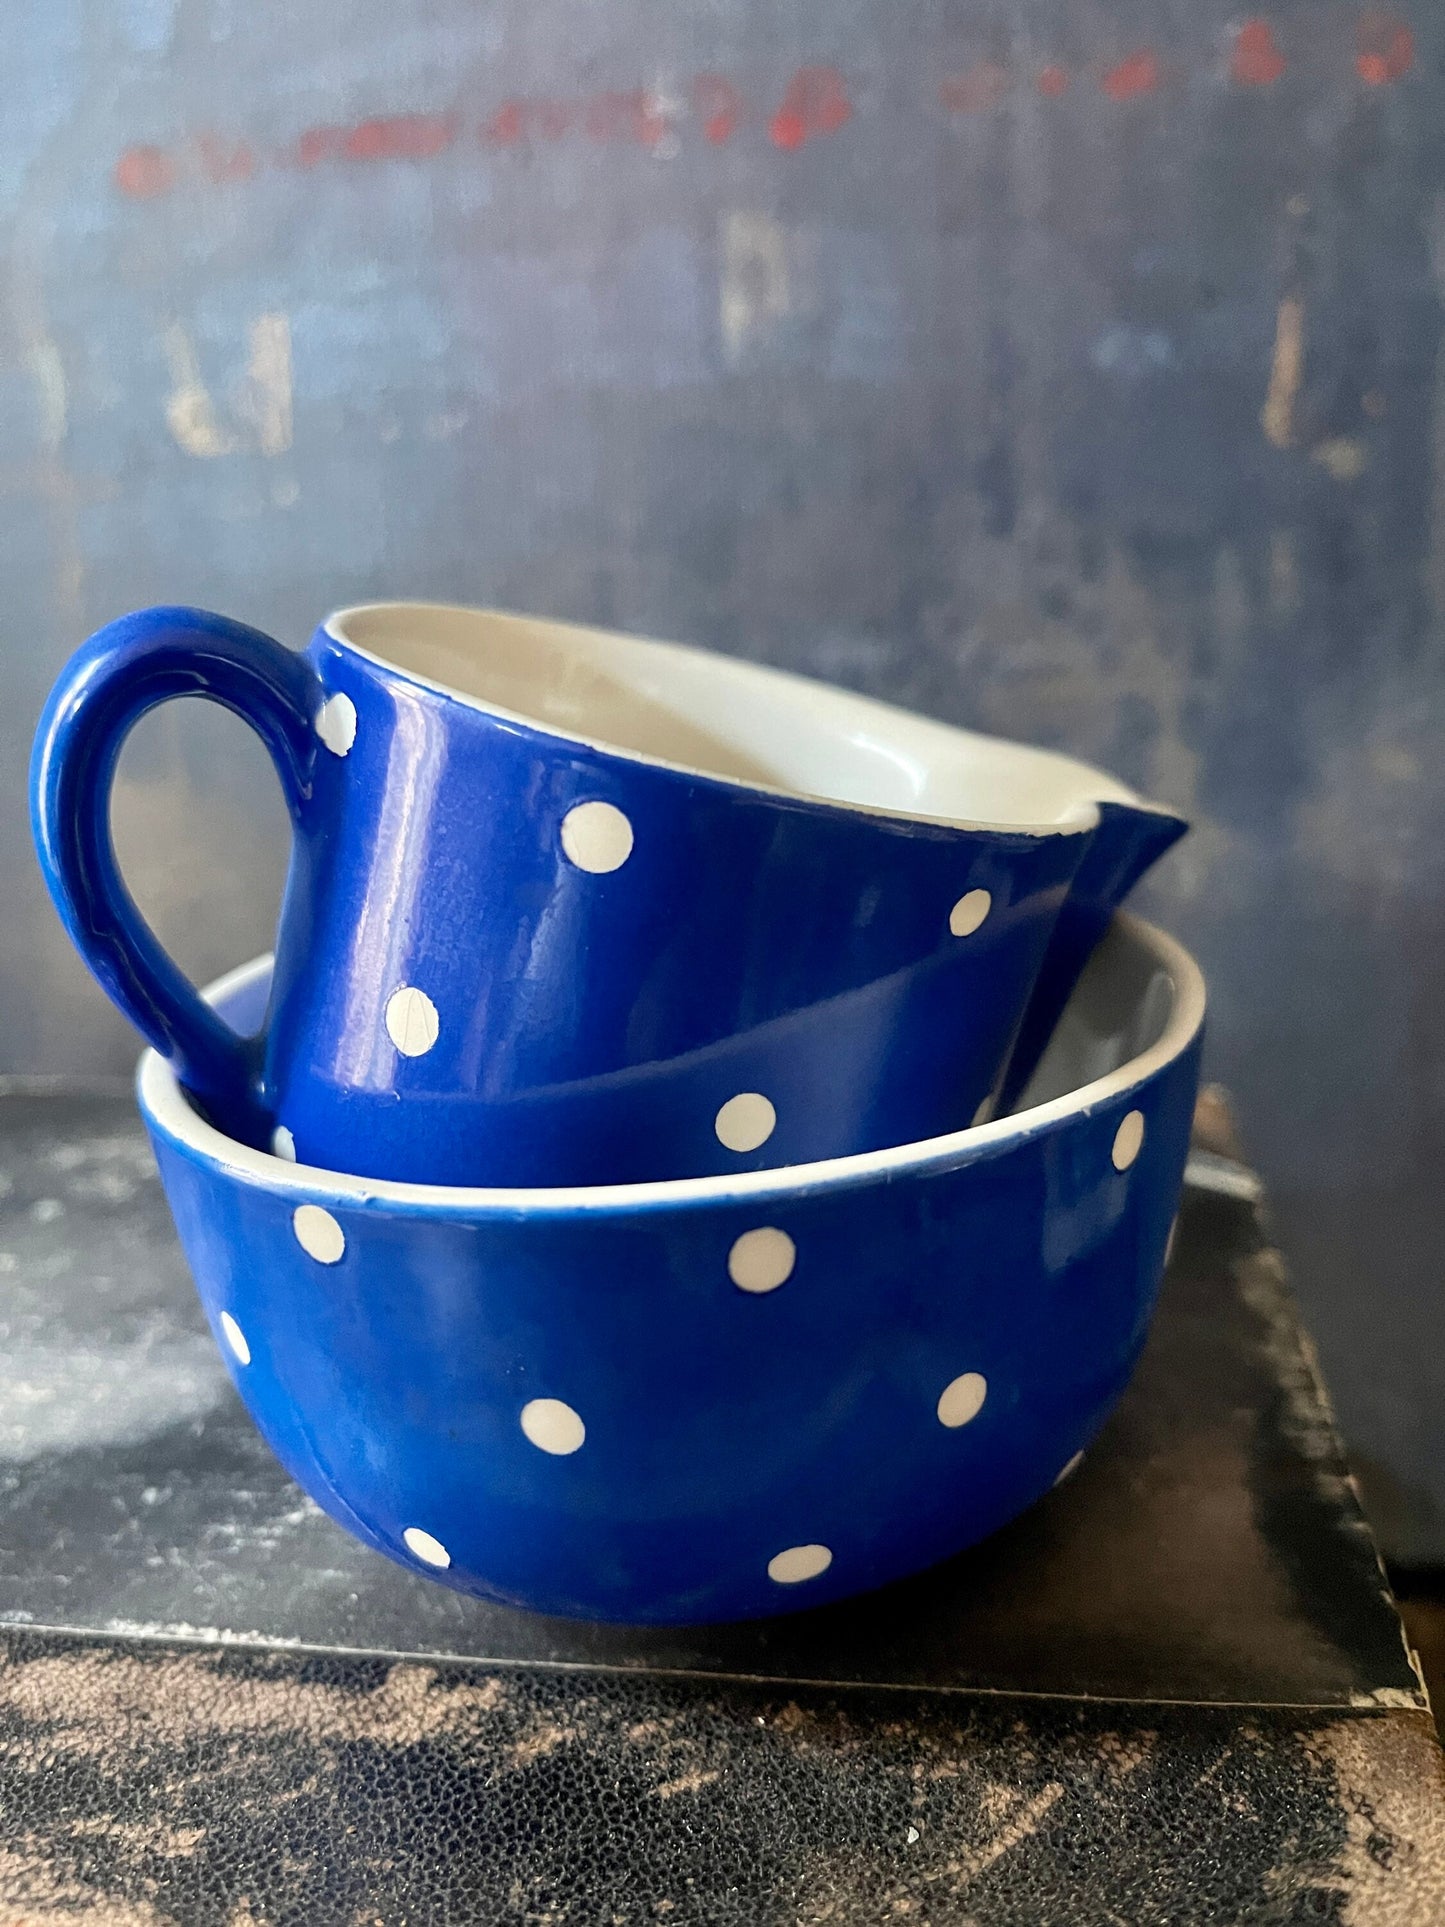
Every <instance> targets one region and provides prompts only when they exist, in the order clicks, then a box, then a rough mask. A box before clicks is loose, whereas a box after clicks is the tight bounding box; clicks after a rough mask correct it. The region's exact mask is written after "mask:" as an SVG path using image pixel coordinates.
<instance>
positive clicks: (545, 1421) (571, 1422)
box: [522, 1398, 587, 1459]
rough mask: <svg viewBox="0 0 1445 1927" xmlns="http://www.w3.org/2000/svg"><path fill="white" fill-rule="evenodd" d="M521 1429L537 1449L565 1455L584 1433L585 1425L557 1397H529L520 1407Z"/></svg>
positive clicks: (558, 1455) (574, 1446) (561, 1457)
mask: <svg viewBox="0 0 1445 1927" xmlns="http://www.w3.org/2000/svg"><path fill="white" fill-rule="evenodd" d="M522 1430H523V1431H524V1432H525V1433H526V1435H527V1437H528V1438H529V1439H530V1440H531V1442H532V1443H533V1445H535V1446H536V1448H537V1450H538V1451H539V1452H551V1453H553V1454H554V1455H555V1456H556V1457H557V1458H559V1459H565V1458H566V1457H567V1455H568V1453H569V1452H575V1451H576V1450H577V1448H578V1446H579V1445H581V1443H582V1441H583V1439H585V1438H586V1436H587V1427H586V1426H585V1425H584V1424H583V1423H582V1420H581V1419H580V1418H579V1417H578V1415H577V1413H576V1412H574V1411H573V1410H572V1407H571V1406H570V1405H564V1404H563V1403H562V1401H561V1399H560V1398H534V1399H529V1400H528V1402H527V1403H526V1404H525V1405H524V1406H523V1407H522Z"/></svg>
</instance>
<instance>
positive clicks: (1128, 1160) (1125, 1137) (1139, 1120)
mask: <svg viewBox="0 0 1445 1927" xmlns="http://www.w3.org/2000/svg"><path fill="white" fill-rule="evenodd" d="M1143 1142H1144V1113H1143V1112H1142V1111H1130V1112H1128V1113H1127V1114H1126V1116H1125V1117H1124V1120H1123V1122H1122V1123H1121V1124H1120V1126H1119V1128H1118V1130H1117V1131H1115V1133H1114V1150H1113V1153H1112V1155H1113V1159H1114V1169H1115V1170H1116V1171H1127V1170H1128V1169H1129V1166H1130V1165H1131V1164H1132V1163H1133V1162H1134V1160H1135V1158H1136V1157H1138V1155H1139V1147H1140V1145H1141V1144H1142V1143H1143Z"/></svg>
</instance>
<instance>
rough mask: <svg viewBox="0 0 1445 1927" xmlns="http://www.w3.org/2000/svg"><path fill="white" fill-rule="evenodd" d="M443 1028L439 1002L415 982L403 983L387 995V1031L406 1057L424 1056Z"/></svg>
mask: <svg viewBox="0 0 1445 1927" xmlns="http://www.w3.org/2000/svg"><path fill="white" fill-rule="evenodd" d="M441 1028H442V1020H441V1018H440V1017H438V1015H437V1007H436V1005H435V1004H434V1003H433V1002H432V1000H431V998H430V997H428V996H427V994H426V992H425V991H424V990H418V989H417V988H416V986H415V985H414V984H403V985H402V987H401V989H400V990H394V991H393V992H392V993H391V995H390V996H389V997H388V998H387V1000H386V1034H387V1036H388V1037H389V1038H390V1039H391V1041H392V1043H393V1044H395V1045H396V1047H397V1049H398V1050H399V1051H400V1052H401V1054H402V1056H403V1057H425V1056H426V1054H427V1052H428V1051H429V1050H430V1049H431V1047H432V1045H433V1044H434V1043H435V1042H436V1040H437V1038H438V1037H439V1036H440V1035H441Z"/></svg>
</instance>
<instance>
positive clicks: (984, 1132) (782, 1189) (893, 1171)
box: [136, 910, 1205, 1218]
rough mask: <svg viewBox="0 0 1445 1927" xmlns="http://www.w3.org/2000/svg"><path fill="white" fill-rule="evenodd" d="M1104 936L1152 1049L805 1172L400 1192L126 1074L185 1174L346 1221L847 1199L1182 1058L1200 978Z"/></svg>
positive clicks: (147, 1067)
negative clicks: (1152, 1024) (222, 1178)
mask: <svg viewBox="0 0 1445 1927" xmlns="http://www.w3.org/2000/svg"><path fill="white" fill-rule="evenodd" d="M1111 929H1113V930H1117V931H1118V932H1119V933H1120V934H1121V935H1123V936H1124V937H1126V938H1127V939H1128V940H1129V941H1130V942H1132V943H1134V944H1136V945H1138V946H1140V947H1141V948H1142V949H1143V950H1144V951H1145V952H1146V953H1148V954H1149V955H1150V956H1152V957H1153V959H1154V962H1155V964H1156V966H1158V967H1160V968H1162V969H1163V970H1164V971H1165V972H1166V973H1167V974H1168V976H1169V977H1170V979H1171V981H1172V983H1173V985H1174V1004H1173V1009H1172V1010H1171V1011H1170V1014H1169V1018H1168V1021H1167V1022H1166V1023H1165V1025H1164V1028H1163V1030H1162V1031H1161V1033H1160V1035H1159V1036H1158V1038H1156V1040H1155V1041H1154V1043H1152V1044H1151V1045H1150V1046H1149V1047H1148V1049H1147V1050H1144V1051H1141V1052H1140V1053H1139V1054H1138V1055H1137V1056H1136V1057H1132V1058H1130V1059H1129V1060H1128V1061H1127V1062H1126V1063H1124V1064H1120V1065H1119V1066H1118V1067H1117V1068H1116V1069H1114V1070H1112V1071H1109V1072H1108V1073H1107V1074H1106V1075H1105V1076H1103V1077H1097V1078H1094V1079H1093V1080H1092V1081H1091V1082H1089V1083H1087V1084H1081V1085H1080V1086H1079V1087H1078V1088H1077V1089H1076V1090H1072V1091H1066V1092H1065V1093H1064V1094H1063V1095H1062V1096H1060V1097H1055V1098H1050V1099H1049V1100H1048V1101H1047V1102H1046V1103H1043V1104H1035V1105H1031V1106H1030V1107H1029V1108H1028V1109H1027V1110H1024V1111H1014V1112H1012V1113H1010V1115H1009V1116H1007V1117H1003V1118H999V1119H997V1120H996V1121H995V1122H993V1123H991V1124H975V1125H970V1126H969V1127H968V1128H967V1129H965V1130H961V1131H951V1132H948V1133H947V1134H946V1135H944V1136H942V1137H933V1138H922V1139H919V1140H917V1141H916V1142H914V1143H912V1144H900V1145H890V1146H888V1147H887V1148H886V1149H884V1150H881V1151H859V1152H855V1153H853V1154H852V1155H850V1156H848V1157H841V1158H824V1159H819V1160H816V1161H815V1162H813V1163H811V1164H791V1165H777V1166H772V1167H770V1168H768V1169H766V1170H762V1171H744V1172H738V1173H736V1174H731V1173H729V1174H724V1175H720V1176H716V1177H703V1178H662V1179H652V1180H649V1181H648V1182H646V1183H642V1184H606V1185H572V1186H558V1187H555V1188H540V1187H539V1188H535V1189H521V1188H517V1187H512V1188H508V1189H504V1188H500V1187H486V1186H480V1187H478V1186H462V1185H441V1184H412V1183H400V1182H395V1181H392V1180H389V1179H384V1178H359V1177H352V1176H350V1175H349V1174H347V1173H344V1172H339V1171H329V1170H326V1169H324V1168H322V1167H321V1166H318V1165H309V1164H293V1163H291V1162H289V1161H288V1160H286V1159H284V1158H278V1157H274V1156H272V1155H271V1154H270V1153H268V1152H265V1151H256V1150H252V1149H251V1147H250V1146H249V1145H245V1144H240V1143H238V1142H237V1141H236V1140H235V1139H234V1138H230V1137H227V1136H226V1135H225V1133H224V1132H222V1131H219V1130H217V1128H216V1127H215V1125H213V1124H209V1123H207V1122H206V1120H205V1119H204V1118H203V1117H202V1116H201V1115H200V1113H199V1112H198V1111H196V1110H194V1109H193V1108H192V1107H191V1104H190V1102H189V1100H188V1099H187V1097H186V1095H185V1093H184V1092H183V1091H182V1089H181V1085H180V1082H179V1080H178V1078H177V1077H176V1074H175V1071H174V1070H173V1069H172V1067H171V1065H170V1063H169V1062H168V1061H167V1060H166V1059H165V1058H164V1057H162V1056H161V1055H160V1053H159V1052H158V1051H155V1050H147V1051H146V1052H145V1053H144V1055H143V1056H142V1057H141V1060H140V1063H139V1065H138V1066H137V1069H136V1099H137V1102H138V1103H139V1105H140V1110H141V1115H142V1117H143V1118H144V1120H145V1123H146V1125H147V1127H148V1129H149V1130H150V1131H151V1132H152V1133H153V1134H155V1135H157V1136H159V1137H160V1138H161V1139H163V1140H164V1141H165V1142H166V1143H167V1144H168V1145H170V1146H171V1147H172V1148H173V1149H175V1150H176V1151H178V1152H179V1153H181V1154H182V1155H183V1156H185V1157H187V1158H188V1159H190V1160H191V1161H192V1162H195V1163H202V1164H206V1165H209V1166H211V1167H213V1168H215V1169H217V1170H220V1171H223V1172H225V1173H226V1174H227V1175H228V1176H231V1177H234V1178H238V1179H241V1180H243V1181H244V1182H246V1183H248V1184H250V1185H252V1186H259V1187H261V1188H263V1189H265V1190H267V1191H269V1192H272V1193H275V1194H277V1195H279V1196H281V1197H283V1198H293V1199H294V1200H295V1202H296V1203H297V1204H303V1203H312V1204H314V1203H318V1202H324V1203H335V1204H338V1205H340V1206H342V1207H343V1208H345V1209H347V1210H350V1211H355V1210H357V1209H362V1210H365V1209H368V1208H369V1209H371V1210H379V1211H387V1212H400V1213H403V1214H412V1215H418V1214H419V1215H424V1216H426V1217H431V1218H475V1217H518V1216H526V1217H553V1216H562V1217H570V1216H573V1215H575V1214H577V1213H579V1212H582V1213H602V1214H607V1213H632V1212H636V1211H638V1210H647V1211H653V1210H657V1211H666V1210H686V1209H688V1208H691V1207H694V1206H711V1205H723V1204H734V1203H736V1204H749V1205H765V1204H768V1203H772V1202H783V1201H786V1202H797V1201H798V1200H800V1199H803V1198H815V1197H817V1196H819V1195H821V1194H823V1193H827V1192H833V1191H841V1190H847V1189H853V1188H855V1187H857V1186H859V1185H865V1184H871V1183H875V1182H877V1181H879V1180H884V1181H887V1180H894V1179H899V1178H904V1177H915V1176H919V1175H926V1174H928V1173H930V1172H936V1171H941V1170H947V1169H953V1168H957V1167H959V1166H961V1165H965V1164H971V1163H974V1162H976V1161H978V1160H979V1159H983V1158H989V1157H993V1156H996V1155H999V1154H1001V1153H1003V1152H1006V1151H1008V1150H1010V1149H1012V1148H1013V1147H1014V1146H1015V1145H1018V1144H1020V1143H1022V1142H1024V1141H1026V1140H1029V1139H1032V1138H1035V1137H1040V1136H1045V1135H1047V1134H1048V1132H1049V1131H1051V1130H1053V1129H1055V1128H1060V1127H1062V1126H1063V1125H1065V1124H1067V1123H1069V1122H1070V1121H1072V1120H1074V1119H1077V1118H1084V1117H1087V1116H1089V1115H1090V1114H1091V1113H1092V1112H1094V1111H1097V1110H1099V1109H1101V1108H1102V1107H1104V1106H1106V1105H1112V1104H1114V1103H1116V1102H1117V1101H1118V1100H1119V1099H1121V1098H1124V1097H1126V1096H1127V1095H1129V1094H1130V1093H1131V1092H1133V1091H1136V1090H1138V1089H1139V1088H1140V1087H1141V1086H1142V1085H1144V1084H1146V1083H1148V1082H1149V1081H1150V1080H1151V1079H1152V1078H1154V1077H1155V1076H1157V1075H1158V1074H1159V1073H1160V1072H1161V1071H1163V1070H1164V1069H1166V1068H1167V1067H1168V1066H1169V1065H1170V1064H1172V1063H1174V1062H1175V1061H1177V1059H1179V1058H1180V1057H1182V1056H1183V1054H1184V1052H1185V1051H1186V1050H1188V1049H1189V1047H1190V1045H1191V1044H1192V1043H1193V1042H1194V1040H1195V1039H1196V1037H1197V1036H1198V1035H1199V1032H1200V1030H1201V1028H1202V1027H1203V1023H1204V1011H1205V985H1204V974H1203V972H1202V971H1201V970H1200V968H1199V965H1198V964H1197V963H1196V962H1195V960H1194V958H1193V957H1191V956H1190V954H1189V952H1188V951H1187V950H1186V949H1185V948H1184V946H1183V945H1182V944H1181V943H1179V942H1177V941H1176V940H1175V939H1174V938H1173V937H1171V936H1168V935H1167V934H1166V933H1165V932H1164V931H1162V930H1160V929H1157V928H1156V927H1155V926H1154V925H1153V924H1150V923H1146V922H1144V920H1143V919H1142V918H1140V917H1136V916H1132V915H1130V914H1129V913H1128V912H1127V911H1122V910H1121V911H1116V912H1115V915H1114V919H1113V923H1112V925H1111ZM271 962H272V959H271V957H270V956H269V955H267V956H264V957H256V958H253V959H252V960H251V962H249V963H245V964H242V965H240V966H239V967H238V968H237V969H235V970H231V971H228V972H227V973H226V975H225V976H223V977H219V978H217V979H216V981H215V982H214V983H212V984H210V985H208V986H207V987H206V989H205V990H204V991H203V992H202V995H203V996H204V997H205V998H206V1000H207V1002H209V1003H217V1002H219V1001H220V1000H221V999H222V998H224V997H225V996H227V995H228V994H229V993H231V992H232V991H235V990H237V989H239V988H241V987H242V986H243V985H245V984H248V983H250V982H252V981H254V979H255V978H257V977H258V976H260V975H261V974H262V973H263V972H264V971H266V970H269V969H270V967H271Z"/></svg>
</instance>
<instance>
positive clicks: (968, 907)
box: [948, 890, 993, 937]
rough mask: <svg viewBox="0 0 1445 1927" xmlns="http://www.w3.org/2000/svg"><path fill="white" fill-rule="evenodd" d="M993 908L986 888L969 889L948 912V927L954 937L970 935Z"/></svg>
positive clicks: (991, 899)
mask: <svg viewBox="0 0 1445 1927" xmlns="http://www.w3.org/2000/svg"><path fill="white" fill-rule="evenodd" d="M992 908H993V898H992V896H991V895H990V894H989V892H988V891H987V890H969V891H967V892H966V893H965V894H964V895H963V896H961V897H960V898H959V899H958V902H957V903H955V904H954V906H953V908H952V909H951V910H950V911H949V913H948V927H949V929H950V930H951V931H952V932H953V934H954V936H955V937H971V936H972V935H973V933H974V931H975V930H977V928H978V926H979V925H980V924H981V923H982V922H983V920H984V918H985V917H986V916H987V915H988V913H989V911H990V910H991V909H992Z"/></svg>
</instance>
